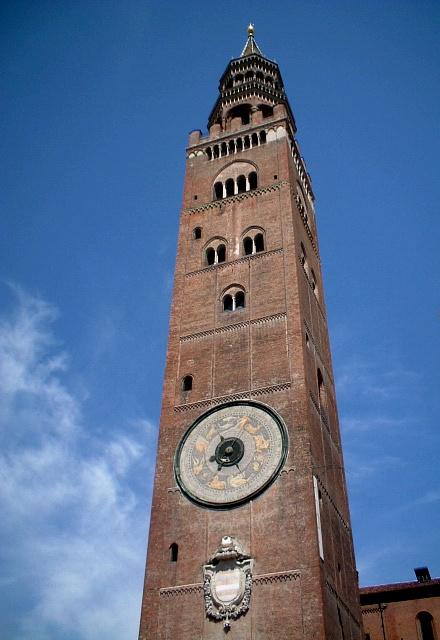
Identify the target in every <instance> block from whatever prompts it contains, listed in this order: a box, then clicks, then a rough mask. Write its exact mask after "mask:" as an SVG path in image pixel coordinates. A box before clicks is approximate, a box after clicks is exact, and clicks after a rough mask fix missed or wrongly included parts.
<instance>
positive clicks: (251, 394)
mask: <svg viewBox="0 0 440 640" xmlns="http://www.w3.org/2000/svg"><path fill="white" fill-rule="evenodd" d="M290 387H291V384H290V382H284V383H282V384H274V385H273V386H271V387H260V388H259V389H252V390H250V391H244V392H243V393H234V394H232V395H228V396H219V397H217V398H210V399H209V400H200V401H199V402H190V403H188V404H179V405H177V406H175V407H174V411H176V412H178V413H180V412H181V411H190V410H191V409H202V408H203V407H210V406H216V405H218V404H223V403H224V402H232V401H233V400H245V399H246V398H249V399H250V398H257V397H259V396H262V395H266V394H268V393H276V392H277V391H285V390H287V389H290Z"/></svg>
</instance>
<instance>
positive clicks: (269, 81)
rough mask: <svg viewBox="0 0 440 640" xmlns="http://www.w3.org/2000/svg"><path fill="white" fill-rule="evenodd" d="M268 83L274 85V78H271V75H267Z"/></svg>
mask: <svg viewBox="0 0 440 640" xmlns="http://www.w3.org/2000/svg"><path fill="white" fill-rule="evenodd" d="M266 83H267V84H270V85H272V84H273V78H271V76H266Z"/></svg>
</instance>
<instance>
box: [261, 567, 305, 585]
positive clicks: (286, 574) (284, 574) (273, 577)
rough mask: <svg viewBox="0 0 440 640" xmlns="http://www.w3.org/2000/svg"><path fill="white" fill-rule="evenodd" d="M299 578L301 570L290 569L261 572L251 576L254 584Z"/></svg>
mask: <svg viewBox="0 0 440 640" xmlns="http://www.w3.org/2000/svg"><path fill="white" fill-rule="evenodd" d="M300 578H301V572H300V571H298V570H296V569H292V570H290V571H279V572H277V573H261V574H260V575H258V576H253V578H252V582H253V584H254V585H259V584H274V583H276V582H290V581H291V580H299V579H300Z"/></svg>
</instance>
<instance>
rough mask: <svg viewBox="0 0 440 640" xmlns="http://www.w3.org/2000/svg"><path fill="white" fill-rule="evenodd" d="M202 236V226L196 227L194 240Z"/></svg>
mask: <svg viewBox="0 0 440 640" xmlns="http://www.w3.org/2000/svg"><path fill="white" fill-rule="evenodd" d="M201 237H202V227H194V229H193V238H194V240H200V238H201Z"/></svg>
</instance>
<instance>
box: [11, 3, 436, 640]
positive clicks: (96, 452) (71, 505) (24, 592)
mask: <svg viewBox="0 0 440 640" xmlns="http://www.w3.org/2000/svg"><path fill="white" fill-rule="evenodd" d="M0 12H1V15H0V24H1V27H0V28H1V31H2V33H1V38H0V47H1V59H2V74H1V77H0V83H1V93H2V97H3V100H2V118H1V124H0V127H1V140H2V142H1V156H0V158H1V175H2V177H3V180H2V182H3V188H2V190H1V195H0V199H1V200H0V203H1V210H2V222H1V225H2V226H1V234H0V438H1V447H0V477H1V485H0V567H1V574H0V621H1V622H0V635H1V636H2V637H4V638H7V640H18V639H19V638H20V639H21V638H22V637H24V636H25V635H26V636H29V637H32V639H33V640H47V639H52V638H56V639H57V640H71V639H72V640H73V639H75V640H92V639H95V638H96V637H97V634H98V632H99V635H100V636H101V635H102V636H103V637H104V636H105V637H106V638H107V639H108V640H121V639H122V638H124V640H125V639H126V638H132V639H133V640H134V639H135V638H136V637H137V626H138V618H139V607H140V598H141V588H142V578H143V570H144V560H145V539H146V535H147V527H148V512H149V501H150V498H151V482H152V474H153V469H154V454H155V438H156V429H157V422H158V416H159V410H160V398H161V383H162V373H163V365H164V357H165V349H166V338H167V325H168V310H169V303H170V295H171V286H172V277H173V267H174V255H175V241H176V232H177V224H178V213H179V208H180V203H181V194H182V184H183V171H184V149H185V145H186V143H187V134H188V132H189V131H190V130H191V129H195V128H202V129H204V128H205V126H206V121H207V117H208V115H209V112H210V110H211V107H212V105H213V103H214V101H215V98H216V92H217V85H218V80H219V77H220V75H221V73H222V72H223V70H224V68H225V66H226V64H227V62H228V60H229V59H230V58H231V57H236V56H238V55H239V54H240V51H241V48H242V46H243V43H244V40H245V30H246V26H247V24H248V22H249V21H250V20H252V21H253V22H254V23H255V25H256V39H257V42H258V44H259V45H260V47H261V48H262V50H263V52H264V53H265V54H266V55H267V56H268V57H270V58H273V59H275V60H277V62H278V63H279V64H280V67H281V71H282V74H283V78H284V82H285V85H286V88H287V92H288V95H289V99H290V102H291V105H292V108H293V111H294V114H295V117H296V121H297V125H298V139H299V142H300V144H301V149H302V152H303V155H304V156H305V158H306V161H307V165H308V169H309V171H310V173H311V174H312V178H313V185H314V190H315V192H316V196H317V201H316V205H317V206H316V208H317V216H318V224H319V234H320V249H321V255H322V262H323V270H324V281H325V282H324V284H325V292H326V302H327V310H328V317H329V324H330V332H331V341H332V347H333V359H334V368H335V374H336V380H337V386H338V401H339V412H340V419H341V425H342V431H343V442H344V451H345V460H346V467H347V477H348V483H349V491H350V500H351V513H352V521H353V530H354V537H355V546H356V555H357V563H358V568H359V571H360V580H361V583H362V584H374V583H380V582H393V581H400V580H409V579H412V569H413V567H415V566H418V565H423V564H427V565H429V567H430V569H431V573H432V575H435V576H440V552H439V545H438V533H437V532H438V530H439V528H440V517H439V506H440V482H439V477H438V473H437V466H438V459H439V439H440V437H439V428H438V421H439V418H438V416H439V415H440V394H439V372H438V353H439V331H440V301H439V273H440V269H439V257H438V254H439V251H438V245H439V241H438V233H439V227H440V225H439V221H438V216H439V205H438V203H439V202H440V187H439V180H438V167H439V162H438V154H439V105H440V83H439V69H440V44H439V39H438V33H439V29H440V6H439V4H438V3H436V2H425V1H423V0H419V1H417V2H409V1H405V0H401V1H399V2H397V1H395V2H391V1H390V2H376V1H369V2H342V1H341V2H339V1H336V0H335V1H334V2H307V3H304V2H283V1H280V2H277V3H272V4H271V5H270V6H269V5H268V4H267V2H247V1H243V2H241V3H236V2H232V1H227V2H222V3H216V4H212V5H211V4H210V3H206V2H190V1H189V2H185V3H177V2H176V3H171V2H167V1H165V2H156V3H152V2H139V1H135V0H128V1H127V2H124V3H121V2H116V1H113V0H107V1H106V2H100V1H98V0H97V1H94V2H90V1H89V2H87V1H84V2H63V1H61V2H57V3H53V2H44V1H41V2H38V3H37V2H31V1H28V2H21V1H14V2H8V1H5V2H3V3H2V6H1V9H0Z"/></svg>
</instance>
